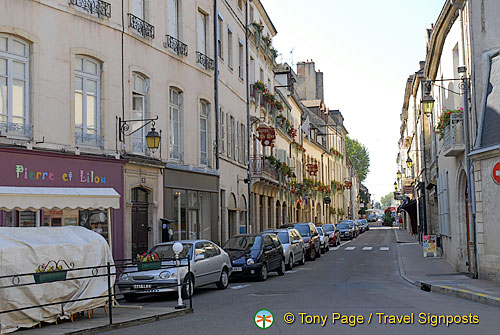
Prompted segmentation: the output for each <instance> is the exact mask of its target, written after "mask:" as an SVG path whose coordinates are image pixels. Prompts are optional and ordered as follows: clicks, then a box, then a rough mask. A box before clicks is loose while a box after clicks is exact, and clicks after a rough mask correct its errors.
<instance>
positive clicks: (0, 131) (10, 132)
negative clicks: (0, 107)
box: [0, 122, 32, 139]
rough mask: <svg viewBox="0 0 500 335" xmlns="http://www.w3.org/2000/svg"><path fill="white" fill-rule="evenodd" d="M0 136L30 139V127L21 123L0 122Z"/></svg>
mask: <svg viewBox="0 0 500 335" xmlns="http://www.w3.org/2000/svg"><path fill="white" fill-rule="evenodd" d="M0 136H2V137H24V138H30V139H31V138H32V134H31V126H30V125H26V124H22V123H14V122H0Z"/></svg>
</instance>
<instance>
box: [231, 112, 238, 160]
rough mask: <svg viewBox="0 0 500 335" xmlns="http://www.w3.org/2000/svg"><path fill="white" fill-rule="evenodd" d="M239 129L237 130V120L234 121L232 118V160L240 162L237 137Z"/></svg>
mask: <svg viewBox="0 0 500 335" xmlns="http://www.w3.org/2000/svg"><path fill="white" fill-rule="evenodd" d="M236 132H237V129H236V120H235V119H234V117H233V116H231V143H232V148H231V149H232V151H233V155H232V156H231V158H232V159H234V160H238V137H237V135H236Z"/></svg>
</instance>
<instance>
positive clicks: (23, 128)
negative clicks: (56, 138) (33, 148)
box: [0, 34, 31, 137]
mask: <svg viewBox="0 0 500 335" xmlns="http://www.w3.org/2000/svg"><path fill="white" fill-rule="evenodd" d="M29 69H30V64H29V45H28V44H27V43H26V42H24V41H22V40H20V39H18V38H15V37H13V36H10V35H6V34H0V136H8V135H14V136H22V137H31V127H30V124H29V123H30V122H29V121H30V119H29V87H28V86H29Z"/></svg>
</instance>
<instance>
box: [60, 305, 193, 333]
mask: <svg viewBox="0 0 500 335" xmlns="http://www.w3.org/2000/svg"><path fill="white" fill-rule="evenodd" d="M191 313H193V309H192V308H186V309H182V310H178V311H174V312H168V313H164V314H157V315H153V316H147V317H144V318H138V319H135V320H129V321H123V322H117V323H113V324H112V325H109V324H107V325H104V326H97V327H91V328H87V329H81V330H77V331H69V332H67V333H65V334H97V333H101V332H104V331H109V330H114V329H120V328H126V327H131V326H136V325H140V324H145V323H150V322H155V321H160V320H166V319H170V318H174V317H177V316H181V315H185V314H191Z"/></svg>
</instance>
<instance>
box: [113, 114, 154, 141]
mask: <svg viewBox="0 0 500 335" xmlns="http://www.w3.org/2000/svg"><path fill="white" fill-rule="evenodd" d="M157 120H158V115H156V117H154V118H152V119H140V120H122V118H121V117H119V118H118V139H119V140H120V142H123V141H124V140H125V136H130V135H132V134H134V133H135V132H137V131H139V130H141V129H142V128H144V127H146V126H147V125H148V124H150V123H151V124H152V126H153V127H154V126H155V121H157ZM129 122H145V123H144V124H143V125H142V126H141V127H139V128H137V129H136V130H134V131H133V132H131V133H128V134H126V133H125V132H126V131H128V130H129V129H130V125H129Z"/></svg>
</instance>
